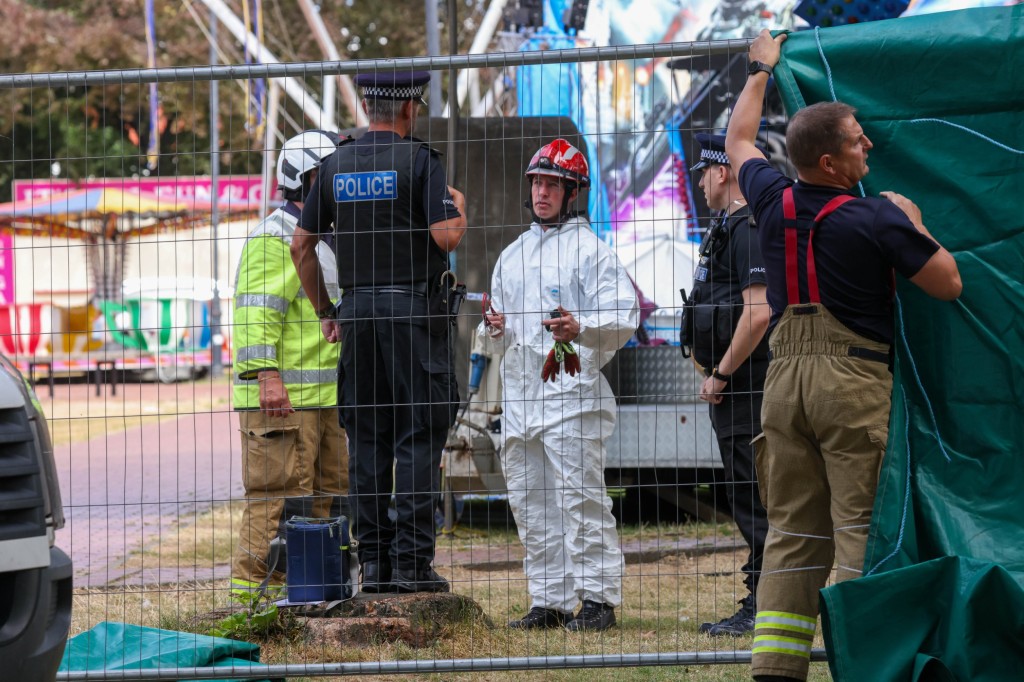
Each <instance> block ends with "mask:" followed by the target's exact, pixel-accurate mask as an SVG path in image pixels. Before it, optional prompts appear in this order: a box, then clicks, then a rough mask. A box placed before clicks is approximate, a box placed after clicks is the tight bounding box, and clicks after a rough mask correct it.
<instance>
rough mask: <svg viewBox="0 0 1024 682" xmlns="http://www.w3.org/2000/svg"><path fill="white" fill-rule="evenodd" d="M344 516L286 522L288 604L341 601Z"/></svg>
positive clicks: (346, 529) (297, 519)
mask: <svg viewBox="0 0 1024 682" xmlns="http://www.w3.org/2000/svg"><path fill="white" fill-rule="evenodd" d="M347 526H348V524H347V520H346V519H345V518H344V517H341V518H335V519H309V518H299V517H292V518H291V519H289V520H288V521H286V522H285V543H286V544H287V548H288V572H287V585H288V601H290V602H325V601H335V600H338V599H341V598H342V582H343V581H342V575H343V574H342V560H341V559H342V545H346V546H347V545H348V538H347V537H345V536H347V535H348V532H347V531H348V527H347Z"/></svg>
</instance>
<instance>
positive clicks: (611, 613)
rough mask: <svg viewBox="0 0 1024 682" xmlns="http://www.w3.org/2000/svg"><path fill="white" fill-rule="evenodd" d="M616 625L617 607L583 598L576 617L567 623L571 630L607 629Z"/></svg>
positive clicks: (566, 625)
mask: <svg viewBox="0 0 1024 682" xmlns="http://www.w3.org/2000/svg"><path fill="white" fill-rule="evenodd" d="M613 625H615V607H614V606H609V605H608V604H602V603H601V602H599V601H590V600H589V599H584V600H583V606H582V607H581V608H580V612H579V613H577V614H576V617H575V618H573V619H572V620H570V621H569V622H568V623H566V624H565V629H566V630H568V631H569V632H581V631H583V630H588V631H591V630H592V631H594V632H597V631H600V630H607V629H608V628H610V627H611V626H613Z"/></svg>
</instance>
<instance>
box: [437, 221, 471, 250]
mask: <svg viewBox="0 0 1024 682" xmlns="http://www.w3.org/2000/svg"><path fill="white" fill-rule="evenodd" d="M465 234H466V219H465V218H464V217H462V216H459V217H458V218H452V219H450V220H445V221H443V222H440V223H434V224H433V225H431V226H430V238H431V239H433V240H434V243H435V244H437V245H438V246H439V247H441V250H442V251H444V252H445V253H451V252H452V251H454V250H455V249H456V248H457V247H458V246H459V243H460V242H461V241H462V238H463V237H464V236H465Z"/></svg>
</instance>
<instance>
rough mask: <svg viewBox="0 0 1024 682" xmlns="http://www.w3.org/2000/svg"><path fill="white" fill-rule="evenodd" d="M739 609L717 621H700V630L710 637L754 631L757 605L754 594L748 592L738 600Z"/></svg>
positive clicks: (740, 634) (735, 635)
mask: <svg viewBox="0 0 1024 682" xmlns="http://www.w3.org/2000/svg"><path fill="white" fill-rule="evenodd" d="M739 605H740V610H739V611H737V612H736V613H734V614H732V615H731V616H729V617H728V618H723V619H722V620H720V621H718V622H717V623H701V625H700V631H701V632H704V633H707V634H709V635H711V636H712V637H721V636H722V635H730V636H732V637H740V636H742V635H745V634H748V633H750V632H753V631H754V617H755V615H756V613H757V607H756V605H755V604H754V595H752V594H748V595H747V596H746V597H744V598H743V599H741V600H740V601H739Z"/></svg>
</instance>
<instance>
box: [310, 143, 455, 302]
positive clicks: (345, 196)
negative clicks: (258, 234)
mask: <svg viewBox="0 0 1024 682" xmlns="http://www.w3.org/2000/svg"><path fill="white" fill-rule="evenodd" d="M421 148H423V149H425V150H427V152H428V153H432V154H433V153H435V152H433V150H430V148H429V147H427V146H426V145H425V144H423V143H422V142H420V141H419V140H413V139H408V140H401V141H398V142H395V143H393V144H384V145H368V144H363V145H360V144H353V143H346V144H343V145H342V146H341V147H339V148H338V150H337V151H336V152H335V153H334V154H333V155H332V157H331V159H330V163H327V164H325V167H324V168H322V170H321V172H322V173H324V175H325V176H326V177H322V178H321V206H322V207H326V206H332V207H333V214H334V227H335V232H336V235H337V237H336V239H335V244H334V250H335V253H336V254H337V259H338V272H339V274H340V284H341V287H342V289H348V288H351V287H359V286H386V285H392V284H395V285H402V284H406V285H408V284H417V283H421V282H426V281H427V279H428V277H429V276H430V275H431V274H433V273H436V272H441V271H443V270H445V269H447V259H446V258H445V256H444V255H443V254H442V252H441V249H440V248H439V247H438V246H437V245H436V244H435V243H434V240H433V239H431V237H430V230H429V227H430V226H429V225H428V224H427V217H426V215H424V212H423V193H424V191H425V190H426V187H425V186H424V184H423V183H422V181H421V180H420V179H419V178H417V177H416V174H415V163H416V157H417V155H418V154H419V153H420V149H421ZM328 174H329V175H328Z"/></svg>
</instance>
